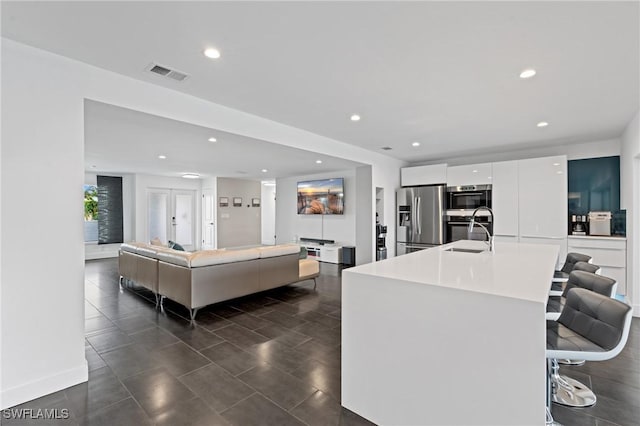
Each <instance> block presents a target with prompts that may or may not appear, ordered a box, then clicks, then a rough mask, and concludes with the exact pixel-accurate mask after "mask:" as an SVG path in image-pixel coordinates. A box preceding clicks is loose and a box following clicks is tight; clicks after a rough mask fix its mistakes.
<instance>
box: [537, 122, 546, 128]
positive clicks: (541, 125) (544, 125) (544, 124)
mask: <svg viewBox="0 0 640 426" xmlns="http://www.w3.org/2000/svg"><path fill="white" fill-rule="evenodd" d="M548 125H549V123H547V122H546V121H541V122H539V123H538V124H536V126H538V127H547V126H548Z"/></svg>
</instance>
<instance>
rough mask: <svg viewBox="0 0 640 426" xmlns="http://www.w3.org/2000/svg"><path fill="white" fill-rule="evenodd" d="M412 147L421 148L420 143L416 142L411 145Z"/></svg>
mask: <svg viewBox="0 0 640 426" xmlns="http://www.w3.org/2000/svg"><path fill="white" fill-rule="evenodd" d="M411 146H420V142H414V143H412V144H411Z"/></svg>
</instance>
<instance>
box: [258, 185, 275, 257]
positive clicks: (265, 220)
mask: <svg viewBox="0 0 640 426" xmlns="http://www.w3.org/2000/svg"><path fill="white" fill-rule="evenodd" d="M261 193H262V199H261V204H260V209H261V210H260V214H261V221H262V227H261V228H262V229H261V234H262V244H275V241H276V240H275V235H276V186H275V185H265V184H262V190H261Z"/></svg>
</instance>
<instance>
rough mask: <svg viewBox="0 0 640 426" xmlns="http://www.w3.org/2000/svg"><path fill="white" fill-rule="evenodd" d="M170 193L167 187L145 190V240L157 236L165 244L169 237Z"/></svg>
mask: <svg viewBox="0 0 640 426" xmlns="http://www.w3.org/2000/svg"><path fill="white" fill-rule="evenodd" d="M170 194H171V191H169V190H168V189H149V190H148V191H147V224H148V226H147V241H151V240H153V239H155V238H158V239H159V240H160V241H162V243H163V244H166V243H167V241H169V240H170V239H171V224H170V221H169V218H170V216H171V215H170V213H169V209H170V199H171V198H170Z"/></svg>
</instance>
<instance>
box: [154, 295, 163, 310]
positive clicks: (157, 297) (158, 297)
mask: <svg viewBox="0 0 640 426" xmlns="http://www.w3.org/2000/svg"><path fill="white" fill-rule="evenodd" d="M155 296H156V309H157V308H158V305H160V297H162V296H160V295H159V294H158V293H156V294H155Z"/></svg>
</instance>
